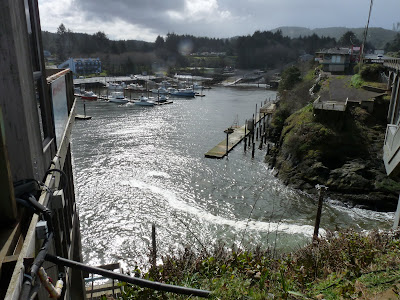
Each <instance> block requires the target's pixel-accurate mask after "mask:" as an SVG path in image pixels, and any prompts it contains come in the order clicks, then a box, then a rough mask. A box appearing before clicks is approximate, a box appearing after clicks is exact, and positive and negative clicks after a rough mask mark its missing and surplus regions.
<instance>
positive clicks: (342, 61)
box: [315, 48, 351, 73]
mask: <svg viewBox="0 0 400 300" xmlns="http://www.w3.org/2000/svg"><path fill="white" fill-rule="evenodd" d="M315 57H316V58H315V60H316V61H319V63H320V64H322V66H323V67H322V70H323V71H325V72H334V73H339V72H340V73H343V72H345V71H346V70H347V69H348V67H349V66H350V57H351V49H350V48H331V49H326V50H321V51H318V52H316V53H315Z"/></svg>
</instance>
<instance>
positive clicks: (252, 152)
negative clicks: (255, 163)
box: [251, 143, 256, 158]
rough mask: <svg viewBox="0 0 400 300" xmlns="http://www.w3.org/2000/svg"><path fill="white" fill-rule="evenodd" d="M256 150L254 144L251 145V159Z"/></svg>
mask: <svg viewBox="0 0 400 300" xmlns="http://www.w3.org/2000/svg"><path fill="white" fill-rule="evenodd" d="M255 148H256V143H253V150H252V151H251V158H254V152H255V150H256V149H255Z"/></svg>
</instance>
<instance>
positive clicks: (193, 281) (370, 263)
mask: <svg viewBox="0 0 400 300" xmlns="http://www.w3.org/2000/svg"><path fill="white" fill-rule="evenodd" d="M398 238H399V232H369V233H358V232H355V231H342V232H337V233H329V232H328V234H327V235H326V237H324V238H322V239H321V240H319V241H318V242H315V243H314V244H309V245H307V246H306V247H303V248H300V249H298V250H296V251H293V252H291V253H287V254H281V255H278V256H276V255H273V253H274V251H271V250H270V249H267V250H262V249H260V248H256V249H253V250H243V249H242V250H240V249H237V248H235V247H233V248H227V247H225V246H224V245H218V246H216V247H215V248H214V249H213V250H211V251H208V252H207V251H202V252H201V253H196V252H194V251H192V250H191V249H188V248H186V249H185V250H184V251H183V252H182V253H180V254H177V255H176V256H167V257H162V261H163V263H162V264H160V265H158V266H157V267H156V268H152V269H151V270H150V271H149V272H147V273H146V272H144V273H143V277H144V278H146V279H150V280H156V281H159V282H163V283H167V284H174V285H180V286H187V287H191V288H199V289H205V290H209V291H211V292H212V295H211V297H210V299H224V300H229V299H232V300H236V299H260V300H261V299H342V298H346V299H360V298H359V297H360V295H362V296H363V298H362V299H382V291H385V292H386V293H387V292H388V291H391V289H392V288H393V285H395V284H399V280H400V279H399V278H400V270H399V268H398V265H399V263H400V259H399V257H400V255H399V254H400V242H399V239H398ZM122 285H123V286H124V292H123V293H122V297H121V298H122V299H124V300H133V299H194V297H192V296H183V295H176V294H172V293H166V292H160V291H154V290H150V289H146V288H140V287H137V286H133V285H130V284H122ZM391 297H392V299H395V298H396V295H395V293H392V295H391Z"/></svg>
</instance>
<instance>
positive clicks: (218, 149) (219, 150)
mask: <svg viewBox="0 0 400 300" xmlns="http://www.w3.org/2000/svg"><path fill="white" fill-rule="evenodd" d="M275 109H276V105H275V103H272V102H268V103H265V104H264V106H262V107H261V108H260V113H258V114H257V115H256V116H255V122H254V130H255V128H256V125H257V124H258V123H260V122H261V121H263V120H264V118H265V117H266V116H268V115H271V114H272V113H273V112H274V111H275ZM245 130H246V132H245ZM248 135H250V131H249V130H248V129H247V128H246V125H243V126H242V127H238V128H233V132H232V133H231V134H227V138H228V141H227V140H226V138H225V139H224V140H223V141H222V142H220V143H219V144H218V145H216V146H215V147H214V148H212V149H211V150H209V151H208V152H207V153H206V154H205V157H207V158H223V157H225V156H226V155H227V154H228V153H229V152H230V151H231V150H232V149H233V148H235V147H236V145H237V144H239V143H240V142H241V141H242V140H243V139H244V138H245V137H246V136H248Z"/></svg>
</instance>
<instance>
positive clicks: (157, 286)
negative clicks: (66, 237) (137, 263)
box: [45, 254, 211, 298]
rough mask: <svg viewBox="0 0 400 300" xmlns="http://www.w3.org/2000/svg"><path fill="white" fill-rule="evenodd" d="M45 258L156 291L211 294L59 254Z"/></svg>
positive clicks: (204, 295)
mask: <svg viewBox="0 0 400 300" xmlns="http://www.w3.org/2000/svg"><path fill="white" fill-rule="evenodd" d="M45 259H46V260H47V261H50V262H52V263H54V264H57V265H61V266H66V267H70V268H77V269H80V270H82V271H86V272H89V273H94V274H98V275H102V276H104V277H108V278H111V279H117V280H120V281H122V282H127V283H131V284H135V285H138V286H140V287H147V288H150V289H154V290H158V291H164V292H171V293H175V294H181V295H192V296H197V297H203V298H208V297H209V296H211V292H210V291H207V290H200V289H193V288H187V287H182V286H176V285H171V284H165V283H161V282H156V281H150V280H146V279H142V278H137V277H131V276H128V275H125V274H120V273H115V272H112V271H109V270H104V269H101V268H97V267H91V266H87V265H85V264H83V263H80V262H77V261H73V260H69V259H66V258H62V257H59V256H54V255H51V254H47V255H46V258H45Z"/></svg>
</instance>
